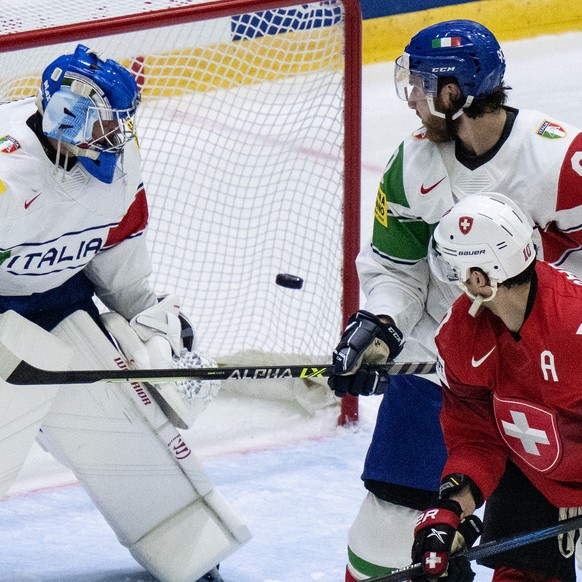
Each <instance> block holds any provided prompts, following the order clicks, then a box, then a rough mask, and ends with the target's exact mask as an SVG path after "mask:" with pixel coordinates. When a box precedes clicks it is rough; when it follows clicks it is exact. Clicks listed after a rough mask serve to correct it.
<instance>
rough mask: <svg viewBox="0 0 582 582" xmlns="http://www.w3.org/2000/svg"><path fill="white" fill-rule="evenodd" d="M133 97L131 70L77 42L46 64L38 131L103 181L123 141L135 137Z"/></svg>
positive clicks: (110, 175)
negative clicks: (74, 46) (101, 56)
mask: <svg viewBox="0 0 582 582" xmlns="http://www.w3.org/2000/svg"><path fill="white" fill-rule="evenodd" d="M139 101H140V95H139V90H138V87H137V84H136V82H135V80H134V78H133V77H132V75H131V73H130V72H129V71H128V70H127V69H125V68H124V67H122V66H121V65H120V64H119V63H117V62H115V61H113V60H111V59H107V60H105V61H103V60H101V59H100V58H99V57H98V56H97V54H96V53H95V52H93V51H91V50H90V49H88V48H87V47H86V46H84V45H82V44H79V45H78V46H77V48H76V49H75V52H74V53H73V54H70V55H62V56H60V57H58V58H57V59H56V60H54V61H53V62H52V63H51V64H50V65H48V66H47V67H46V69H45V70H44V72H43V75H42V83H41V86H40V89H39V92H38V95H37V107H38V109H39V111H40V112H41V114H42V129H43V133H44V134H45V135H46V136H47V137H49V138H52V139H55V140H57V142H58V148H61V147H62V148H63V149H64V150H67V151H68V152H70V153H72V154H73V155H75V156H77V158H78V160H79V162H80V163H81V164H82V165H83V166H84V167H85V169H86V170H87V171H88V172H89V173H90V174H91V175H93V176H95V177H96V178H97V179H98V180H100V181H101V182H105V183H108V184H109V183H111V182H112V181H113V174H114V172H115V166H116V164H117V159H118V157H119V156H120V155H121V152H122V150H123V147H124V145H125V144H126V143H127V142H128V141H129V140H131V139H133V138H134V137H135V126H134V116H135V113H136V110H137V107H138V105H139Z"/></svg>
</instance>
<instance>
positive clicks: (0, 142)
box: [0, 135, 21, 154]
mask: <svg viewBox="0 0 582 582" xmlns="http://www.w3.org/2000/svg"><path fill="white" fill-rule="evenodd" d="M20 147H21V146H20V142H19V141H18V140H17V139H16V138H15V137H12V136H11V135H3V136H2V137H0V152H2V153H4V154H11V153H13V152H15V151H16V150H19V149H20Z"/></svg>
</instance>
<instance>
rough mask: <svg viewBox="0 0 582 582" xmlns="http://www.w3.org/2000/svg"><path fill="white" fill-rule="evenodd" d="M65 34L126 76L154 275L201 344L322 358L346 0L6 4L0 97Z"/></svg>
mask: <svg viewBox="0 0 582 582" xmlns="http://www.w3.org/2000/svg"><path fill="white" fill-rule="evenodd" d="M78 42H81V43H83V44H86V45H87V46H89V47H90V48H94V49H96V50H98V51H101V52H102V56H103V57H104V58H113V59H115V60H117V61H119V62H121V63H122V64H124V65H125V66H126V67H128V68H129V69H130V70H132V71H133V72H134V75H135V77H136V80H137V81H138V84H139V85H140V88H141V91H142V106H141V107H140V112H139V113H138V118H137V128H138V133H139V136H140V147H141V152H142V160H143V165H142V170H143V177H144V183H145V187H146V192H147V194H148V199H149V202H150V207H151V216H150V228H149V232H148V244H149V246H150V249H151V252H152V259H153V263H154V273H155V277H154V284H155V288H156V291H158V292H160V293H162V292H172V291H175V292H176V293H177V294H178V295H179V296H180V297H181V298H182V300H183V310H184V312H185V313H186V314H188V315H189V316H190V317H191V319H192V321H193V322H194V324H195V327H196V330H197V333H198V336H199V342H200V348H201V349H202V350H204V351H206V352H207V353H209V354H210V355H212V356H214V357H215V358H216V359H217V360H218V361H220V357H221V356H223V355H225V356H232V355H233V354H238V353H241V354H242V353H244V354H249V353H251V354H257V356H256V357H257V364H258V365H260V363H261V361H260V360H261V354H262V353H264V354H268V355H269V356H270V361H272V360H273V357H277V356H278V355H280V356H281V357H282V358H285V359H284V360H282V361H294V362H299V363H302V362H304V361H308V362H309V361H313V362H316V363H321V362H322V361H324V362H326V361H329V359H330V355H331V350H332V349H333V347H334V346H335V344H336V343H337V340H338V338H339V335H340V333H341V330H342V329H343V326H344V324H345V321H346V320H347V317H349V315H350V314H351V313H353V312H354V311H356V310H357V309H358V307H359V284H358V279H357V274H356V272H355V257H356V254H357V252H358V249H359V246H360V214H359V207H360V167H361V161H360V147H361V143H360V139H361V138H360V135H361V121H360V119H361V12H360V6H359V2H358V0H327V1H318V2H313V1H311V2H310V1H308V0H307V1H306V0H304V1H301V2H298V1H297V0H295V1H289V0H278V1H264V0H263V1H261V0H252V1H251V0H219V1H215V2H205V3H196V2H195V1H188V0H150V1H145V0H124V1H123V2H118V1H114V0H104V1H103V2H100V3H99V6H98V7H96V6H95V5H93V6H85V5H84V3H79V2H75V1H74V0H62V1H61V2H59V3H56V4H54V3H49V2H46V0H19V2H17V3H8V4H7V5H6V6H5V7H3V9H2V14H0V100H2V101H7V100H13V99H18V98H27V97H30V96H33V95H34V94H35V92H36V89H37V87H38V85H39V79H40V74H41V72H42V69H43V68H44V66H45V65H46V64H48V63H49V62H50V61H51V60H53V59H54V58H56V57H57V56H58V55H60V54H64V53H67V52H72V50H73V49H74V47H75V46H76V44H77V43H78ZM279 273H287V274H290V275H293V276H294V277H300V278H301V279H302V280H303V286H302V288H301V289H290V288H285V287H281V286H280V285H277V284H276V282H275V280H276V276H277V275H278V274H279ZM306 358H307V360H306ZM247 361H248V360H247ZM355 420H357V400H356V399H354V398H351V397H350V398H347V399H344V401H343V404H342V413H341V415H340V422H341V423H344V422H346V421H355Z"/></svg>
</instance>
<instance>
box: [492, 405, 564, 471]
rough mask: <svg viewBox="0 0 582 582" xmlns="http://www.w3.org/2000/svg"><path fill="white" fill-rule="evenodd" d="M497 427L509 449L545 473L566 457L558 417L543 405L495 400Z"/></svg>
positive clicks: (494, 408)
mask: <svg viewBox="0 0 582 582" xmlns="http://www.w3.org/2000/svg"><path fill="white" fill-rule="evenodd" d="M493 410H494V413H495V419H496V421H497V428H498V430H499V433H500V434H501V436H502V438H503V440H504V441H505V443H506V444H507V446H508V447H509V448H510V449H511V450H512V451H513V452H514V453H515V454H516V455H517V456H518V457H520V458H521V459H523V460H524V461H525V462H526V463H527V464H528V465H530V467H533V468H534V469H536V470H537V471H540V472H542V473H544V472H546V471H550V470H551V469H553V468H554V467H555V466H556V465H557V464H558V462H559V461H560V458H561V457H562V444H561V441H560V437H559V435H558V430H557V424H556V414H555V413H554V412H552V411H551V410H549V409H547V408H546V407H544V406H541V405H539V404H536V405H534V404H529V403H527V402H522V401H520V400H513V399H504V398H499V397H498V396H494V397H493Z"/></svg>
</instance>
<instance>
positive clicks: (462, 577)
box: [412, 499, 483, 582]
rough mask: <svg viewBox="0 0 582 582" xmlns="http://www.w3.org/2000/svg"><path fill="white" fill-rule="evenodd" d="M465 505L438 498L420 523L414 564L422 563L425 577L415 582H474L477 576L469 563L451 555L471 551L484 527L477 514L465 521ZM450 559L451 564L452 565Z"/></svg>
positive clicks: (416, 536)
mask: <svg viewBox="0 0 582 582" xmlns="http://www.w3.org/2000/svg"><path fill="white" fill-rule="evenodd" d="M461 513H462V511H461V506H460V505H459V503H457V502H456V501H454V500H453V499H437V500H436V501H435V502H434V503H433V504H432V505H431V506H430V507H429V508H428V509H425V510H424V511H423V512H422V513H421V514H420V516H419V517H418V520H417V522H416V528H415V529H414V543H413V545H412V561H413V562H414V563H416V562H420V563H421V564H422V566H423V568H424V572H425V578H422V577H419V578H415V581H417V580H418V581H420V580H424V579H426V580H428V581H431V582H432V581H434V580H436V579H437V578H438V579H439V582H440V580H443V581H445V580H446V581H447V582H471V580H473V578H474V577H475V575H474V573H473V572H472V570H471V567H470V565H469V562H468V560H466V559H464V558H461V557H458V558H454V557H453V558H452V559H451V560H450V557H451V554H454V553H456V552H458V551H459V550H461V549H463V548H465V547H467V548H470V547H471V546H472V545H473V544H474V543H475V540H476V539H477V538H478V537H479V536H480V535H481V530H482V529H483V524H482V523H481V520H480V519H479V518H478V517H477V516H476V515H468V516H467V517H466V518H465V519H463V520H461V517H460V516H461ZM449 560H450V562H449Z"/></svg>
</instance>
